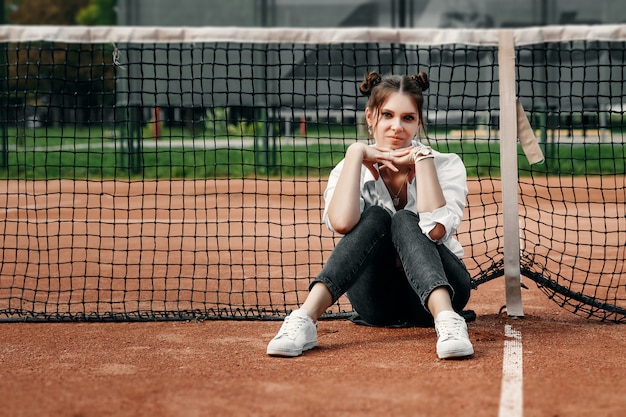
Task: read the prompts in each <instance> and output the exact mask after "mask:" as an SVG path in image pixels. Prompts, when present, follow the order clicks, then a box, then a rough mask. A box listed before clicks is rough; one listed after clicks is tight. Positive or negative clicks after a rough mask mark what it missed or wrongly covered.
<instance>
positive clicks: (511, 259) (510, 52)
mask: <svg viewBox="0 0 626 417" xmlns="http://www.w3.org/2000/svg"><path fill="white" fill-rule="evenodd" d="M498 78H499V89H500V167H501V170H500V175H501V181H502V207H503V224H504V231H503V233H504V280H505V291H506V311H507V314H508V315H509V316H514V317H522V316H524V310H523V308H522V292H521V276H520V242H519V206H518V172H517V170H518V168H517V108H516V96H515V44H514V39H513V31H512V30H501V31H500V32H499V43H498ZM502 167H506V169H502Z"/></svg>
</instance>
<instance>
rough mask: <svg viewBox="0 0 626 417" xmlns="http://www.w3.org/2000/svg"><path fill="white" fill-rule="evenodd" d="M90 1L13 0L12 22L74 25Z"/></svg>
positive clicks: (20, 23) (19, 23)
mask: <svg viewBox="0 0 626 417" xmlns="http://www.w3.org/2000/svg"><path fill="white" fill-rule="evenodd" d="M89 2H90V0H63V1H59V0H19V1H18V0H13V3H12V5H11V8H12V9H14V11H13V12H12V13H11V20H12V21H13V23H15V24H18V25H74V24H76V15H77V14H78V12H79V11H80V10H81V9H83V8H85V7H87V6H88V5H89Z"/></svg>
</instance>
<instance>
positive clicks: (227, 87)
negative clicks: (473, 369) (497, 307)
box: [0, 25, 626, 322]
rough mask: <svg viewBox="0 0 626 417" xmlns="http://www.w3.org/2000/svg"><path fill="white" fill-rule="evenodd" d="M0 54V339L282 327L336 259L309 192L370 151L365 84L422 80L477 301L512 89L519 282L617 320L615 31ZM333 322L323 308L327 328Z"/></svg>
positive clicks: (120, 40) (304, 35)
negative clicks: (95, 323)
mask: <svg viewBox="0 0 626 417" xmlns="http://www.w3.org/2000/svg"><path fill="white" fill-rule="evenodd" d="M505 32H506V33H507V34H510V35H512V39H513V49H512V51H511V52H512V53H513V54H514V57H515V71H514V74H513V77H512V79H507V80H503V79H502V78H501V77H502V76H501V74H500V73H499V59H500V58H501V55H502V50H501V49H500V48H501V42H500V38H501V35H502V34H503V33H505ZM0 42H2V43H0V82H1V83H2V84H1V86H0V93H1V95H0V97H1V98H0V100H1V102H0V131H1V132H2V135H1V136H2V139H1V143H0V165H1V168H0V177H1V178H2V181H0V200H2V203H3V207H5V209H4V210H2V213H1V214H0V227H1V230H2V232H1V233H0V247H1V249H0V250H1V255H0V257H1V259H0V320H5V321H8V320H42V321H50V320H155V319H170V320H181V319H214V318H227V319H259V318H260V319H278V318H282V317H284V315H285V314H287V313H288V312H289V311H290V310H292V309H294V308H296V307H297V306H298V305H299V304H300V303H302V301H303V300H304V297H305V296H306V293H307V288H308V284H309V282H310V280H311V279H312V278H313V277H315V276H316V275H317V273H318V272H319V271H320V270H321V268H322V265H323V264H324V262H325V260H326V259H327V257H328V255H329V254H330V252H331V251H332V248H333V246H334V244H335V243H336V242H337V239H338V236H336V235H333V234H332V233H330V232H329V231H328V230H326V228H325V226H323V225H322V224H321V213H322V210H323V204H322V193H323V190H324V186H325V179H326V177H327V176H328V174H329V172H330V170H331V169H332V167H334V166H335V165H336V164H337V163H338V162H339V161H340V160H341V158H342V157H343V154H344V151H345V149H346V147H347V146H348V145H349V144H351V143H353V142H354V141H366V140H367V139H366V136H367V135H366V133H365V126H364V113H363V110H364V106H365V102H364V98H363V97H360V96H359V94H358V83H359V81H360V80H361V79H362V78H363V75H364V74H365V73H366V72H368V71H370V70H373V69H375V70H377V71H379V72H381V73H402V74H405V73H406V74H413V73H417V72H418V71H420V70H423V71H426V72H427V73H428V74H429V76H430V78H431V80H432V83H431V88H430V89H429V91H428V92H427V93H428V94H427V96H426V110H427V111H426V116H427V125H428V126H427V129H428V137H427V138H424V142H427V143H428V144H430V145H431V146H432V147H434V148H435V149H437V150H440V151H442V152H454V153H457V154H459V155H460V156H461V158H462V159H463V161H464V163H465V165H466V167H467V173H468V186H469V189H470V194H469V196H468V206H467V209H466V214H465V221H464V223H463V224H462V226H461V228H460V229H459V231H458V239H459V240H460V241H461V243H462V244H463V245H464V247H465V252H466V254H465V258H464V261H465V263H466V264H467V266H468V269H469V270H470V273H471V274H472V277H473V283H474V286H476V287H477V286H479V285H481V284H483V283H485V282H487V281H490V280H492V279H494V278H498V277H502V276H503V275H505V273H504V271H505V254H504V246H505V244H504V232H503V228H504V226H503V206H504V205H503V197H502V196H503V182H502V177H503V174H504V173H505V172H506V169H503V168H508V167H504V166H503V165H502V163H501V147H500V144H501V137H502V134H501V133H502V132H501V120H502V119H503V118H504V117H505V115H503V114H501V111H500V110H501V108H502V107H503V106H502V103H501V96H500V93H499V88H500V86H501V85H500V84H501V83H503V82H505V81H506V82H507V83H513V84H512V85H514V88H515V95H516V97H517V98H518V99H519V106H520V107H519V108H520V109H523V110H524V112H523V113H522V114H523V116H524V118H525V119H526V120H527V121H528V122H529V123H530V126H532V136H534V137H536V138H538V146H539V147H540V149H541V151H542V153H543V156H544V158H545V160H544V161H543V163H532V162H536V161H532V160H530V161H529V159H528V156H527V154H526V150H527V149H526V148H524V147H522V146H519V147H518V148H517V150H516V154H515V155H514V157H515V159H516V160H517V163H518V167H517V169H516V174H518V176H519V179H518V181H517V183H516V184H517V187H516V188H517V190H516V196H517V197H518V198H519V204H518V205H516V207H518V208H519V210H517V211H516V212H515V213H514V215H515V216H516V218H518V220H519V227H518V228H517V231H516V232H517V234H519V259H518V260H517V261H518V262H519V270H520V272H521V274H522V275H523V276H525V277H527V278H529V279H530V280H531V281H533V282H535V283H536V284H537V285H538V286H539V288H541V290H542V291H544V292H545V293H546V295H547V296H549V297H550V298H551V299H552V300H554V301H555V302H556V303H558V304H559V305H560V306H562V307H564V308H565V309H567V310H569V311H572V312H574V313H576V314H580V315H583V316H585V317H590V318H595V319H599V320H605V321H615V322H623V321H626V314H625V313H626V281H625V279H626V278H624V259H625V257H626V215H625V209H626V201H625V200H626V182H625V178H626V177H625V176H626V173H625V160H626V158H625V156H624V148H625V143H624V135H623V131H624V108H623V97H624V94H625V89H624V68H625V63H626V56H625V51H626V26H564V27H548V28H529V29H516V30H510V31H504V30H502V31H501V30H496V29H494V30H438V29H437V30H411V29H400V30H395V29H394V30H391V29H358V28H357V29H297V30H296V29H288V28H280V29H279V28H273V29H257V28H146V27H30V26H29V27H26V26H11V25H8V26H3V27H0ZM516 256H517V254H516ZM351 312H352V309H351V306H350V304H349V302H348V301H347V299H345V298H341V299H340V300H339V301H338V302H337V303H336V304H335V305H333V306H332V308H331V309H329V311H328V312H327V313H326V315H325V317H329V318H332V317H344V316H346V315H349V314H351Z"/></svg>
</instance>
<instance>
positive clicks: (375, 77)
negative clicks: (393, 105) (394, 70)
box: [359, 71, 383, 97]
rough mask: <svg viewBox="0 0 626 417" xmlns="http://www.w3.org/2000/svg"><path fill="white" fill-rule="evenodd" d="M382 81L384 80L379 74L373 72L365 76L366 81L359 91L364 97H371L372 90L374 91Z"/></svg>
mask: <svg viewBox="0 0 626 417" xmlns="http://www.w3.org/2000/svg"><path fill="white" fill-rule="evenodd" d="M382 80H383V79H382V77H381V76H380V74H379V73H377V72H376V71H372V72H370V73H369V74H367V75H366V76H365V79H364V80H363V82H362V83H361V85H360V86H359V91H360V92H361V94H363V95H364V96H367V97H369V96H370V95H371V94H372V90H373V89H374V87H376V86H377V85H378V84H380V83H381V82H382Z"/></svg>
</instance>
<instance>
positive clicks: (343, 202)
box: [327, 143, 368, 234]
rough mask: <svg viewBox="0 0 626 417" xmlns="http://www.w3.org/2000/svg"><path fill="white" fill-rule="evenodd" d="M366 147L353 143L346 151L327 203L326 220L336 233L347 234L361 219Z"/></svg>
mask: <svg viewBox="0 0 626 417" xmlns="http://www.w3.org/2000/svg"><path fill="white" fill-rule="evenodd" d="M367 147H368V146H367V145H365V144H362V143H354V144H352V145H350V146H349V147H348V149H347V151H346V156H345V159H344V162H343V169H342V171H341V174H340V176H339V179H338V180H337V185H336V186H335V189H334V191H333V195H332V197H331V200H330V202H329V203H328V213H327V215H328V220H329V222H330V224H331V226H332V228H333V229H334V230H335V231H336V232H337V233H341V234H346V233H348V232H349V231H350V230H352V228H353V227H354V226H356V224H357V223H358V222H359V219H360V218H361V204H360V197H361V168H362V166H363V161H364V159H365V158H366V155H367V153H368V152H367V151H368V150H367V149H366V148H367Z"/></svg>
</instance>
